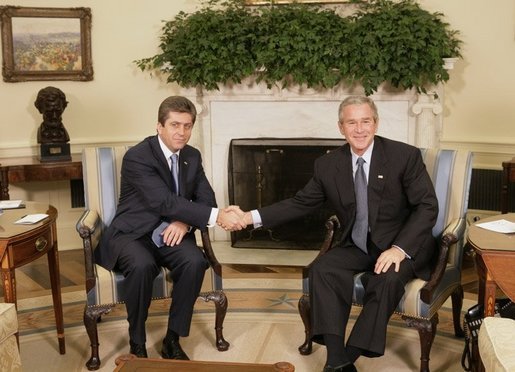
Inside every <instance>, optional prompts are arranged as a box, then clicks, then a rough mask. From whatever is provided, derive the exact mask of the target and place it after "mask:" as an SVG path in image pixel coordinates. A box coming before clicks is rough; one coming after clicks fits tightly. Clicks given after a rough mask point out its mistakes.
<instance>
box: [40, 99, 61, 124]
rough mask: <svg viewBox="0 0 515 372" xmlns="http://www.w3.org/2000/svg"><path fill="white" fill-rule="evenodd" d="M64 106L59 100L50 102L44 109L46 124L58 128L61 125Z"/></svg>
mask: <svg viewBox="0 0 515 372" xmlns="http://www.w3.org/2000/svg"><path fill="white" fill-rule="evenodd" d="M63 111H64V110H63V105H62V103H61V101H60V100H59V99H54V100H48V101H46V102H45V106H44V109H43V120H44V123H45V124H46V125H48V126H50V127H58V126H59V125H60V124H61V115H62V113H63Z"/></svg>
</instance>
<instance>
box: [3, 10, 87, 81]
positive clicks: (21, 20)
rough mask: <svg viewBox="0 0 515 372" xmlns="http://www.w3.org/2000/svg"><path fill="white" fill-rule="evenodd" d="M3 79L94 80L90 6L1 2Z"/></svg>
mask: <svg viewBox="0 0 515 372" xmlns="http://www.w3.org/2000/svg"><path fill="white" fill-rule="evenodd" d="M0 21H1V28H2V76H3V79H4V81H6V82H21V81H33V80H76V81H89V80H93V66H92V61H91V9H90V8H37V7H20V6H0Z"/></svg>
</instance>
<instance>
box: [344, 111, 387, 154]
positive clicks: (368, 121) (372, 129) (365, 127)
mask: <svg viewBox="0 0 515 372" xmlns="http://www.w3.org/2000/svg"><path fill="white" fill-rule="evenodd" d="M342 117H343V119H342V121H341V122H339V123H338V127H339V128H340V132H341V133H342V134H343V135H344V136H345V139H346V140H347V142H349V145H350V147H351V148H352V151H354V152H355V153H356V154H357V155H359V156H361V155H363V154H364V153H365V151H366V150H367V149H368V147H369V146H370V144H371V143H372V141H373V140H374V135H375V134H376V132H377V125H378V122H377V121H376V120H375V119H374V112H373V111H372V109H371V108H370V106H369V105H367V104H366V103H365V104H358V105H349V106H346V107H345V108H344V109H343V116H342Z"/></svg>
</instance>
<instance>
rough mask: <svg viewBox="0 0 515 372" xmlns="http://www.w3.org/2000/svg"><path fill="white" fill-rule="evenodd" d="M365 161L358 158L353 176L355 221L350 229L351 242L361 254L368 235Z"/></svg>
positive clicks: (365, 245)
mask: <svg viewBox="0 0 515 372" xmlns="http://www.w3.org/2000/svg"><path fill="white" fill-rule="evenodd" d="M364 163H365V160H364V159H363V158H362V157H359V158H358V161H357V164H358V168H357V169H356V174H355V175H354V193H355V195H356V219H355V221H354V226H353V227H352V240H353V241H354V244H356V245H357V246H358V247H359V248H360V249H361V250H362V251H363V252H365V253H367V233H368V195H367V178H366V176H365V170H364V169H363V164H364Z"/></svg>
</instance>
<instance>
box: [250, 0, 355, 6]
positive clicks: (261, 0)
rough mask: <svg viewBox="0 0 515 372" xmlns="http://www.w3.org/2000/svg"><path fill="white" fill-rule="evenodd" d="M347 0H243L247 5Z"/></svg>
mask: <svg viewBox="0 0 515 372" xmlns="http://www.w3.org/2000/svg"><path fill="white" fill-rule="evenodd" d="M348 2H349V1H348V0H245V3H246V4H247V5H271V4H277V5H280V4H291V3H300V4H340V3H348Z"/></svg>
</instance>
